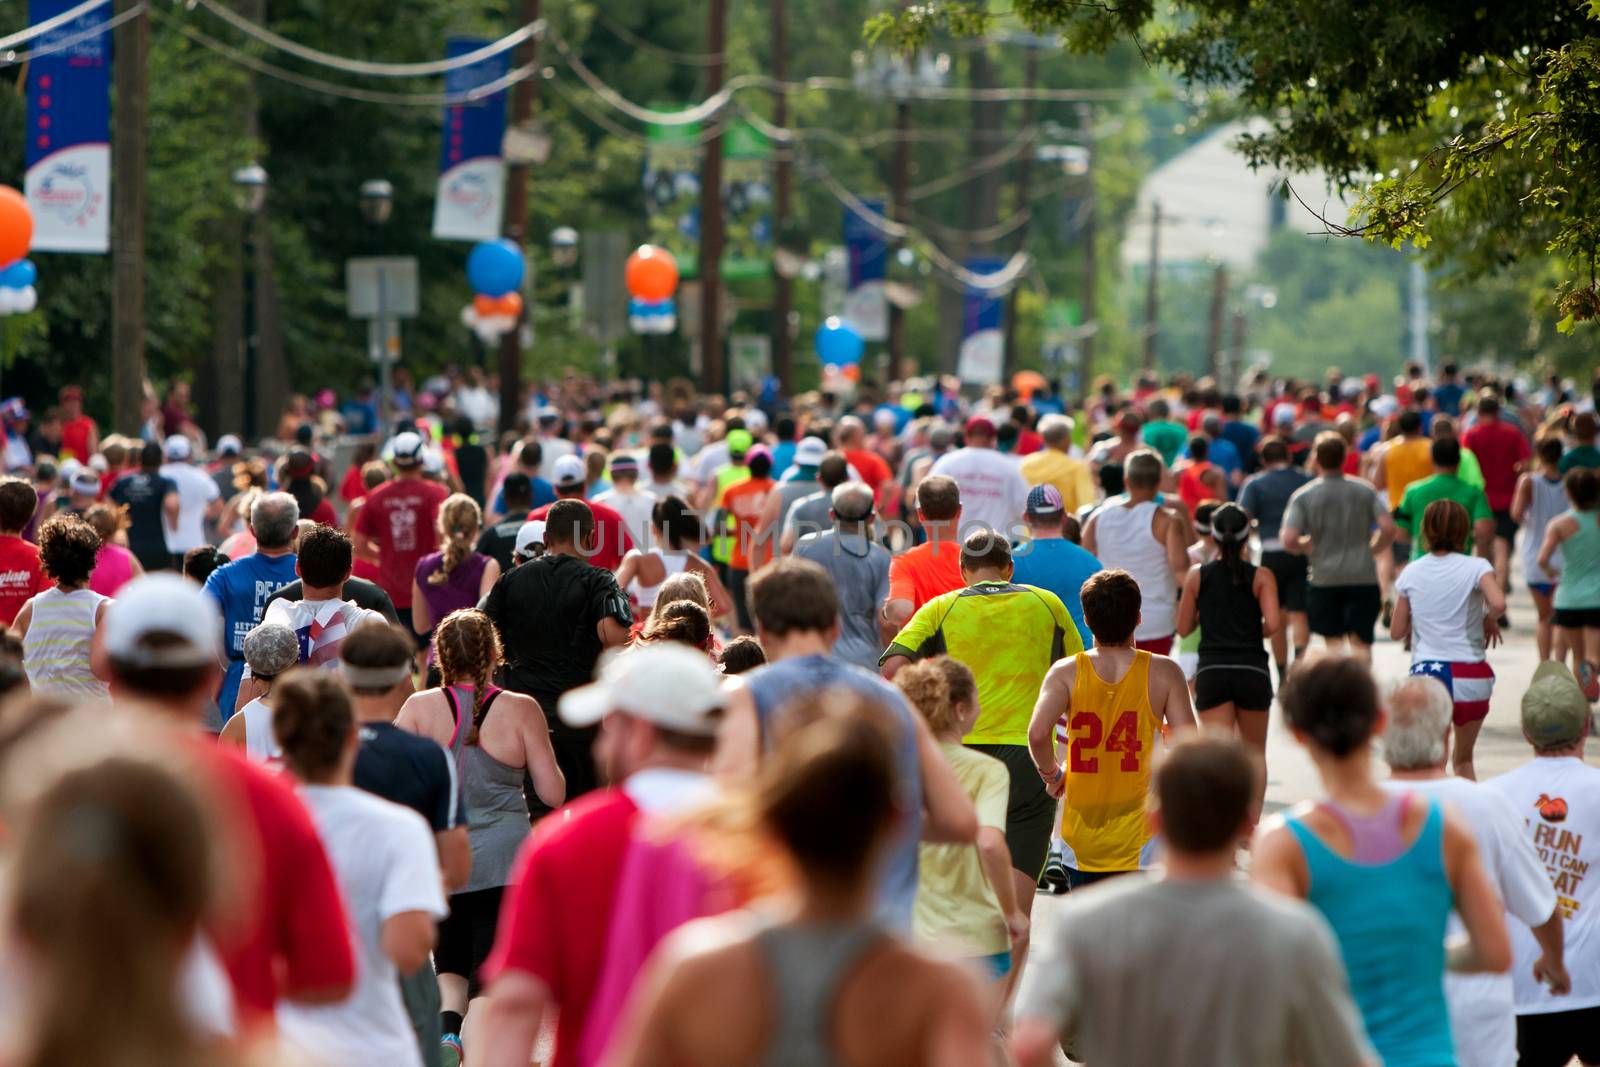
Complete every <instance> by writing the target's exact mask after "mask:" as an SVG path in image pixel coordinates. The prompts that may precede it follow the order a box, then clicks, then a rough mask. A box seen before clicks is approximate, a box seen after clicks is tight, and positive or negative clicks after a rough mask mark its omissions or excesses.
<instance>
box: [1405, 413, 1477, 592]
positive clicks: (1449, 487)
mask: <svg viewBox="0 0 1600 1067" xmlns="http://www.w3.org/2000/svg"><path fill="white" fill-rule="evenodd" d="M1432 455H1433V475H1432V476H1431V477H1428V478H1424V479H1422V480H1421V481H1417V482H1412V483H1411V485H1409V486H1408V487H1407V488H1406V491H1405V495H1404V496H1402V497H1401V498H1400V506H1399V507H1397V508H1395V509H1394V521H1395V526H1396V528H1397V529H1399V531H1400V533H1401V534H1402V535H1403V537H1402V539H1403V540H1406V541H1409V542H1410V544H1411V559H1412V560H1413V561H1415V560H1419V559H1421V558H1422V557H1423V555H1425V554H1426V553H1427V552H1428V551H1430V549H1429V548H1428V543H1427V537H1426V536H1425V535H1424V532H1423V529H1422V517H1423V513H1424V512H1426V511H1427V510H1428V505H1429V504H1431V503H1433V502H1434V501H1435V500H1454V501H1455V502H1456V503H1458V504H1460V505H1461V506H1462V507H1464V508H1466V509H1467V515H1468V517H1469V518H1471V520H1472V525H1471V528H1470V529H1468V531H1467V542H1466V547H1465V548H1464V549H1463V551H1465V552H1468V553H1474V552H1475V553H1476V554H1477V555H1479V556H1482V557H1483V558H1484V559H1489V558H1490V555H1491V553H1492V552H1493V551H1494V512H1492V511H1490V510H1489V498H1488V497H1487V496H1485V495H1484V493H1483V490H1482V489H1481V488H1479V487H1478V486H1476V485H1472V484H1470V483H1469V482H1466V481H1464V480H1463V479H1462V478H1461V473H1460V471H1461V443H1460V442H1459V441H1457V440H1455V439H1454V438H1450V437H1445V438H1441V439H1439V440H1437V441H1435V442H1433V446H1432Z"/></svg>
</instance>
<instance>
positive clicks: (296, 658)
mask: <svg viewBox="0 0 1600 1067" xmlns="http://www.w3.org/2000/svg"><path fill="white" fill-rule="evenodd" d="M243 645H244V647H243V649H242V651H243V653H244V656H243V661H244V662H245V663H246V664H248V665H249V667H250V676H251V677H252V678H254V679H255V682H256V691H257V692H258V693H260V694H261V695H260V696H258V697H256V698H255V699H254V700H252V701H250V703H248V704H246V705H244V706H243V707H242V708H240V709H239V710H238V712H237V713H236V714H234V715H233V716H232V717H230V718H229V719H228V721H227V722H226V723H225V724H224V725H223V727H222V733H221V734H220V735H219V736H218V740H219V741H221V743H223V744H225V745H233V746H235V747H236V748H241V749H243V750H244V755H245V757H246V758H247V759H249V760H250V761H252V762H254V763H265V764H269V765H271V766H272V767H274V768H277V767H281V766H282V765H283V749H282V748H281V747H279V745H278V739H277V738H276V737H275V736H273V733H272V704H271V702H270V701H271V697H272V689H273V685H274V684H275V683H276V682H277V680H278V676H279V675H282V674H284V673H286V672H288V671H289V670H290V669H291V668H293V667H296V666H298V665H299V663H300V639H299V638H297V637H296V636H295V632H294V631H293V630H291V629H289V628H288V627H287V626H285V625H283V624H282V623H276V622H268V623H262V624H261V625H260V626H257V627H255V628H254V629H252V630H251V631H250V632H249V633H247V634H245V635H244V642H243Z"/></svg>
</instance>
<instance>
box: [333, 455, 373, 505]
mask: <svg viewBox="0 0 1600 1067" xmlns="http://www.w3.org/2000/svg"><path fill="white" fill-rule="evenodd" d="M366 495H367V483H366V482H364V481H363V480H362V478H361V464H359V463H352V464H350V467H349V469H348V470H346V471H345V472H344V481H342V482H340V483H339V499H340V500H343V501H344V502H345V503H346V504H354V503H355V502H356V501H357V500H360V499H361V498H362V497H364V496H366Z"/></svg>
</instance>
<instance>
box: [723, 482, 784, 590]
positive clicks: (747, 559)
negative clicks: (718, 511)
mask: <svg viewBox="0 0 1600 1067" xmlns="http://www.w3.org/2000/svg"><path fill="white" fill-rule="evenodd" d="M777 484H778V483H777V482H775V481H773V480H772V479H771V478H748V479H746V480H745V481H742V482H735V483H734V484H733V485H730V486H728V488H726V489H724V490H723V491H722V499H721V500H720V501H718V503H719V504H720V505H721V506H722V508H723V509H724V510H726V511H727V513H728V514H729V515H730V516H732V518H733V520H734V522H735V523H737V526H736V527H735V529H734V537H733V546H732V549H731V551H730V553H729V555H728V566H730V567H732V568H733V569H734V570H740V571H757V570H760V569H761V568H762V567H764V566H766V565H767V563H768V562H770V561H771V559H772V555H773V540H774V538H775V537H776V536H777V533H776V529H774V530H772V531H769V533H770V534H771V536H769V537H768V538H767V539H766V540H765V541H763V542H761V543H760V544H757V543H756V539H755V538H756V526H757V524H758V523H759V522H760V520H761V509H762V508H763V507H765V506H766V503H767V494H768V493H770V492H772V490H773V487H775V486H776V485H777Z"/></svg>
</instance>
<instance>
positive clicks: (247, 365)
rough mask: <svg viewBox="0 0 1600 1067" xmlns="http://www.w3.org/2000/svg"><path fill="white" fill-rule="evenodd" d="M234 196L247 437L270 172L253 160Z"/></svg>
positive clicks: (251, 430) (252, 435) (238, 177)
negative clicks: (259, 242)
mask: <svg viewBox="0 0 1600 1067" xmlns="http://www.w3.org/2000/svg"><path fill="white" fill-rule="evenodd" d="M233 198H234V203H235V204H236V205H238V208H239V210H240V211H241V212H242V213H243V214H244V331H243V336H242V337H241V338H240V342H241V343H242V344H243V346H244V439H245V441H246V442H247V443H249V442H254V441H255V439H256V419H257V411H256V402H257V393H256V371H257V364H258V362H259V359H258V357H259V355H260V351H261V337H260V332H259V330H258V329H257V326H256V229H255V220H256V216H257V215H259V214H261V209H262V208H263V207H265V206H266V203H267V172H266V170H265V168H263V167H262V166H261V164H259V163H251V164H249V165H248V166H243V167H240V168H239V169H238V170H236V171H234V172H233Z"/></svg>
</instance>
